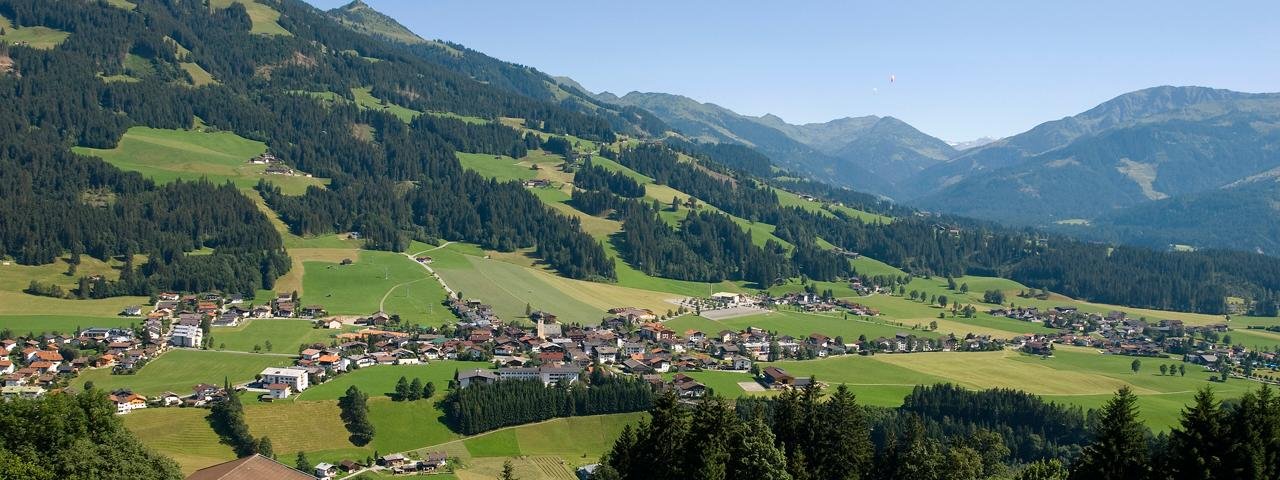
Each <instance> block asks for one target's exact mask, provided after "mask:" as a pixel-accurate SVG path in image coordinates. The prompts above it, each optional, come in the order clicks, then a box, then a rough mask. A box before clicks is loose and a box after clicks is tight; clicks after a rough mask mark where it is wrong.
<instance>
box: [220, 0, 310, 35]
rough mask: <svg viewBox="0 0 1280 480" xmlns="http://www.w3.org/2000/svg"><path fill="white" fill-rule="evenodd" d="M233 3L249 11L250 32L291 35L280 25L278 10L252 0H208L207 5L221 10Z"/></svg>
mask: <svg viewBox="0 0 1280 480" xmlns="http://www.w3.org/2000/svg"><path fill="white" fill-rule="evenodd" d="M233 3H239V4H241V5H244V8H245V11H247V12H248V13H249V20H250V21H252V22H253V26H252V27H251V28H250V29H249V31H250V32H253V33H257V34H260V35H282V36H286V37H291V36H293V34H292V33H290V32H289V31H288V30H285V28H284V27H282V26H280V23H279V22H280V12H277V11H276V10H275V9H273V8H271V7H269V6H267V5H265V4H262V3H258V2H256V1H254V0H209V7H211V8H214V9H218V10H221V9H224V8H227V7H230V6H231V4H233Z"/></svg>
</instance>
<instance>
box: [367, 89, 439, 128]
mask: <svg viewBox="0 0 1280 480" xmlns="http://www.w3.org/2000/svg"><path fill="white" fill-rule="evenodd" d="M372 92H373V89H372V88H368V87H365V88H353V89H351V94H352V95H354V96H355V99H356V105H359V106H360V108H367V109H369V110H382V111H384V112H387V113H390V114H392V115H395V116H396V118H399V119H400V120H404V122H405V123H409V121H410V120H413V117H416V116H418V115H422V112H419V111H417V110H412V109H409V108H405V107H402V106H399V105H396V104H394V103H390V102H386V103H384V102H383V101H382V100H380V99H378V97H375V96H373V93H372Z"/></svg>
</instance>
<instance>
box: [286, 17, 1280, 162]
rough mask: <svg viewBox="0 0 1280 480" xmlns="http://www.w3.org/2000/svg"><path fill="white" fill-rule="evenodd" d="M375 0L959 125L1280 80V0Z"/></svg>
mask: <svg viewBox="0 0 1280 480" xmlns="http://www.w3.org/2000/svg"><path fill="white" fill-rule="evenodd" d="M308 1H310V2H311V3H312V4H314V5H316V6H317V7H321V8H332V7H336V6H339V5H341V4H344V3H346V1H347V0H308ZM365 1H366V3H368V4H370V5H371V6H373V7H374V8H377V9H378V10H381V11H383V12H385V13H387V14H389V15H391V16H393V17H395V18H396V19H398V20H399V21H400V22H401V23H403V24H405V25H406V26H407V27H409V28H410V29H411V30H413V31H414V32H416V33H418V34H419V35H421V36H423V37H426V38H440V39H445V40H449V41H454V42H458V43H461V44H463V45H466V46H468V47H471V48H473V49H476V50H480V51H482V52H485V53H487V54H489V55H492V56H494V57H497V58H500V59H503V60H508V61H513V62H517V63H521V64H525V65H530V66H534V67H537V68H538V69H540V70H542V71H544V72H547V73H550V74H553V75H567V76H570V77H572V78H574V79H576V80H578V81H579V82H581V83H582V84H583V85H584V86H586V87H587V88H589V89H591V90H593V91H597V92H598V91H602V90H607V91H611V92H614V93H617V94H623V93H626V92H629V91H632V90H639V91H650V92H666V93H676V94H681V95H686V96H689V97H692V98H694V99H697V100H699V101H703V102H712V103H716V104H719V105H721V106H724V107H728V108H730V109H733V110H735V111H737V112H739V113H744V114H750V115H762V114H765V113H773V114H776V115H778V116H780V117H782V118H783V119H785V120H787V121H789V122H792V123H805V122H821V121H827V120H831V119H834V118H840V117H845V116H860V115H892V116H895V117H898V118H901V119H903V120H905V121H907V122H908V123H911V124H912V125H915V126H916V127H917V128H919V129H921V130H923V131H924V132H925V133H929V134H931V135H934V136H937V137H940V138H943V139H946V140H969V139H973V138H977V137H980V136H988V135H989V136H1007V135H1012V134H1015V133H1018V132H1021V131H1024V130H1026V129H1028V128H1030V127H1033V126H1035V125H1037V124H1039V123H1041V122H1044V121H1048V120H1054V119H1057V118H1061V117H1064V116H1068V115H1072V114H1075V113H1079V112H1081V111H1084V110H1087V109H1088V108H1090V107H1092V106H1094V105H1097V104H1098V103H1101V102H1103V101H1106V100H1108V99H1110V98H1112V97H1115V96H1117V95H1119V94H1121V93H1124V92H1128V91H1132V90H1137V89H1141V88H1146V87H1151V86H1157V85H1201V86H1209V87H1217V88H1228V89H1232V90H1240V91H1247V92H1274V91H1280V2H1276V1H1274V0H1268V1H1240V2H1227V3H1211V2H1190V1H1185V2H1184V1H1161V2H1154V1H1122V2H1117V1H1114V0H1113V1H1106V2H1098V1H1071V2H1034V1H1032V2H1029V1H1025V0H1023V1H1008V2H917V1H890V0H880V1H875V2H849V1H805V2H762V1H743V0H738V1H728V0H711V1H706V0H684V1H678V2H674V1H667V0H645V1H642V2H612V1H599V0H594V1H592V0H569V1H558V0H551V1H543V2H515V1H502V2H485V1H477V0H365ZM890 75H894V76H896V81H895V82H893V83H892V84H891V83H890V82H889V76H890Z"/></svg>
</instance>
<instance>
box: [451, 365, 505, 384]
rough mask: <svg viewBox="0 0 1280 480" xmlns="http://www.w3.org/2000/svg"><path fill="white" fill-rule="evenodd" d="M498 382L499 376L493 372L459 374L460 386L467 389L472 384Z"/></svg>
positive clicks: (476, 371) (473, 371)
mask: <svg viewBox="0 0 1280 480" xmlns="http://www.w3.org/2000/svg"><path fill="white" fill-rule="evenodd" d="M496 381H498V374H496V373H494V372H493V371H491V370H479V369H476V370H472V371H469V372H459V373H458V386H459V387H462V388H467V386H468V385H471V384H472V383H493V382H496Z"/></svg>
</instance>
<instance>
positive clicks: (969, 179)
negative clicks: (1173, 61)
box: [910, 87, 1280, 225]
mask: <svg viewBox="0 0 1280 480" xmlns="http://www.w3.org/2000/svg"><path fill="white" fill-rule="evenodd" d="M1277 125H1280V94H1249V93H1240V92H1232V91H1227V90H1213V89H1208V88H1199V87H1157V88H1151V89H1147V90H1141V91H1138V92H1133V93H1130V94H1125V95H1122V96H1120V97H1117V98H1115V99H1113V100H1111V101H1108V102H1105V103H1103V104H1101V105H1099V106H1097V107H1095V108H1093V109H1091V110H1089V111H1086V112H1084V113H1082V114H1080V115H1076V116H1073V117H1068V118H1064V119H1062V120H1057V121H1054V122H1048V123H1045V124H1041V125H1039V126H1037V127H1035V128H1033V129H1032V130H1030V131H1028V132H1025V133H1022V134H1019V135H1015V136H1013V137H1009V138H1006V139H1003V140H1000V141H996V142H993V143H991V144H988V145H985V146H982V147H978V148H974V149H972V150H967V151H965V152H963V153H962V154H961V155H960V156H958V157H956V158H955V159H954V160H952V161H950V162H947V163H944V164H940V165H937V166H934V167H931V168H929V169H927V170H925V171H923V172H921V173H920V174H918V175H916V176H915V177H913V180H912V181H911V182H910V184H911V185H913V186H914V188H916V191H915V192H914V194H916V195H919V198H917V199H916V200H915V203H916V204H918V205H920V206H922V207H924V208H929V209H934V210H941V211H946V212H949V213H954V214H959V215H966V216H973V217H980V218H988V219H999V220H1002V221H1015V222H1019V223H1027V224H1039V225H1043V224H1047V223H1051V222H1056V221H1062V220H1072V219H1095V218H1099V217H1102V216H1104V215H1106V214H1109V213H1111V212H1113V211H1114V210H1117V209H1122V208H1125V207H1130V206H1134V205H1137V204H1140V203H1143V202H1147V201H1151V200H1162V199H1166V198H1170V197H1176V196H1179V195H1188V194H1197V193H1202V192H1208V191H1211V190H1214V189H1217V188H1219V187H1223V186H1225V185H1227V184H1230V183H1233V182H1237V181H1239V180H1242V179H1244V178H1246V177H1249V176H1251V175H1255V174H1258V173H1261V172H1264V171H1266V170H1268V169H1271V168H1275V167H1276V166H1278V165H1280V157H1276V156H1275V155H1273V154H1271V153H1269V152H1273V151H1275V149H1277V148H1280V133H1277V132H1278V130H1277V129H1276V126H1277Z"/></svg>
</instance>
